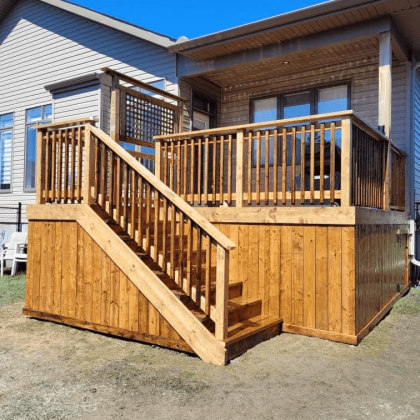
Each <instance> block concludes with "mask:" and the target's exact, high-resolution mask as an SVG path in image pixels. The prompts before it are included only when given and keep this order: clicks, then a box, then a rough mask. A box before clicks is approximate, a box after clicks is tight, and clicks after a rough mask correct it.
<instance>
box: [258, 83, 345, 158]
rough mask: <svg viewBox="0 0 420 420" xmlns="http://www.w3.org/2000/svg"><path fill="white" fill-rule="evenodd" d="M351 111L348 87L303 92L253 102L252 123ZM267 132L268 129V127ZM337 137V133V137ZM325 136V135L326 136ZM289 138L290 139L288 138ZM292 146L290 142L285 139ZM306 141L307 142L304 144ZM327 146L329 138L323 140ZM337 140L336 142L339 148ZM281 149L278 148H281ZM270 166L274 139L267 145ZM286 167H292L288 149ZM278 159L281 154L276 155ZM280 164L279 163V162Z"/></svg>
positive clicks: (298, 137)
mask: <svg viewBox="0 0 420 420" xmlns="http://www.w3.org/2000/svg"><path fill="white" fill-rule="evenodd" d="M347 109H350V83H346V84H342V85H337V86H327V87H320V88H312V89H308V90H306V91H302V92H296V93H290V94H289V93H287V94H279V95H274V96H271V97H267V98H261V99H260V98H256V99H252V100H251V106H250V110H251V113H250V114H251V115H250V117H251V122H253V123H257V122H264V121H273V120H277V119H287V118H297V117H304V116H306V115H313V114H325V113H331V112H337V111H345V110H347ZM267 128H268V129H269V128H270V127H267ZM337 134H339V133H337ZM327 136H328V135H327ZM288 137H289V136H288ZM287 141H288V142H291V138H288V139H287ZM300 141H301V139H300V135H299V134H298V135H297V142H296V143H297V145H296V161H297V163H299V161H300V150H301V148H300ZM305 141H307V139H306V140H305ZM326 141H327V142H328V141H329V139H328V137H327V138H326ZM264 143H265V142H263V143H262V145H261V165H264V164H265V144H264ZM340 143H341V139H340V137H338V138H336V144H337V146H338V147H339V146H340ZM256 147H257V142H256V140H255V139H254V142H253V166H256ZM280 147H281V146H280ZM269 149H270V150H269V153H270V158H269V163H270V165H273V158H272V150H273V139H272V137H271V138H270V141H269ZM287 150H288V156H287V164H288V165H291V161H292V156H291V147H288V148H287ZM279 156H280V154H279ZM279 164H281V162H279Z"/></svg>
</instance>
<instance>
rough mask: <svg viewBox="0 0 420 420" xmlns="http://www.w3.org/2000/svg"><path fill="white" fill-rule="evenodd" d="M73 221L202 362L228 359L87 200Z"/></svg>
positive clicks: (191, 315) (193, 317) (219, 346)
mask: <svg viewBox="0 0 420 420" xmlns="http://www.w3.org/2000/svg"><path fill="white" fill-rule="evenodd" d="M51 207H52V206H51ZM75 207H78V208H80V211H77V215H76V221H77V222H78V223H79V224H80V226H81V227H82V228H83V229H84V230H85V231H86V232H87V234H88V235H89V236H90V237H91V238H92V239H93V240H94V241H95V242H96V243H97V244H98V246H99V247H100V248H101V249H102V250H103V251H104V252H105V253H106V254H107V255H108V256H109V258H111V259H112V261H113V262H114V263H115V265H116V266H117V267H118V268H119V269H120V270H121V271H122V272H123V273H124V274H125V275H126V276H127V277H128V278H129V279H130V280H131V282H132V283H133V284H134V285H135V286H136V287H137V288H138V289H139V290H140V292H141V293H142V294H143V295H144V296H145V297H146V299H148V300H149V302H150V303H151V304H152V305H153V306H154V307H155V309H156V310H157V311H158V312H159V313H160V314H161V315H162V316H163V317H164V318H165V319H166V320H167V321H168V322H169V323H170V325H171V326H172V328H174V330H175V331H176V332H177V333H178V334H179V335H180V336H181V337H182V338H183V339H184V340H185V341H186V342H187V343H188V344H189V345H190V347H191V348H192V349H193V350H194V352H195V353H196V354H197V355H198V356H199V357H200V358H201V359H202V360H203V361H205V362H209V363H214V364H217V365H225V364H226V363H227V352H226V348H225V347H224V346H223V344H222V343H220V342H219V341H217V340H216V338H215V337H214V336H213V335H212V334H211V333H210V332H209V331H208V330H207V328H206V327H204V325H202V324H201V322H200V321H199V320H198V319H197V318H196V317H195V316H194V315H193V314H192V313H191V312H190V311H189V309H188V308H187V307H185V306H184V305H183V303H182V302H181V301H180V300H179V299H177V297H176V296H175V295H174V294H173V293H172V292H171V290H170V289H168V288H167V287H166V286H165V285H164V284H163V283H162V282H161V281H160V280H159V278H158V277H157V276H156V275H155V274H154V273H153V272H152V271H151V270H150V269H149V267H147V265H146V264H144V263H143V262H142V261H141V260H140V259H139V258H138V256H137V255H136V254H135V253H134V252H133V251H132V250H131V249H130V248H129V247H128V246H127V245H126V244H125V243H124V241H122V240H121V239H120V238H119V237H118V236H117V235H116V234H115V233H114V232H113V231H112V229H111V228H110V227H109V226H108V225H107V224H106V223H105V222H104V221H103V220H102V219H101V218H100V217H99V216H98V215H97V214H96V213H95V212H94V210H93V209H91V208H90V207H89V206H88V205H86V204H78V205H75Z"/></svg>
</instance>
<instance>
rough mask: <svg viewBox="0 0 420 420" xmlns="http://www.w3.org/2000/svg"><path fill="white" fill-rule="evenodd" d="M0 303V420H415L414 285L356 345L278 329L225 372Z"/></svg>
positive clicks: (418, 324)
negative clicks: (30, 315)
mask: <svg viewBox="0 0 420 420" xmlns="http://www.w3.org/2000/svg"><path fill="white" fill-rule="evenodd" d="M22 306H23V302H18V303H12V304H9V305H6V306H3V307H1V308H0V419H2V420H5V419H7V420H9V419H89V420H91V419H92V420H94V419H101V420H103V419H117V418H124V419H194V420H196V419H316V420H327V419H358V420H359V419H372V420H376V419H387V420H388V419H416V420H418V419H420V290H415V289H412V291H411V292H410V295H408V296H406V297H405V298H404V299H401V300H400V301H399V303H398V304H397V306H396V307H395V308H394V309H393V311H392V312H391V313H390V315H389V316H387V317H386V318H385V319H384V320H383V321H382V322H381V323H380V324H379V326H378V327H376V328H375V330H374V331H373V332H372V333H371V334H370V335H369V336H368V337H367V338H366V339H365V340H364V341H363V342H362V343H361V344H360V345H359V346H358V347H354V346H349V345H345V344H338V343H333V342H330V341H325V340H320V339H316V338H309V337H302V336H298V335H291V334H281V335H279V336H278V337H276V338H274V339H272V340H270V341H268V342H265V343H263V344H260V345H259V346H257V347H255V348H254V349H252V350H250V351H248V352H247V353H246V354H244V355H243V356H241V357H239V358H237V359H235V360H234V361H232V362H231V364H230V365H229V366H227V367H218V366H213V365H209V364H206V363H204V362H202V361H201V360H200V359H198V358H196V357H191V356H189V355H186V354H183V353H177V352H175V351H172V350H166V349H162V348H158V347H155V346H150V345H143V344H139V343H135V342H130V341H124V340H121V339H116V338H111V337H107V336H104V335H100V334H95V333H92V332H87V331H82V330H78V329H75V328H71V327H66V326H61V325H57V324H54V323H50V322H43V321H38V320H35V319H28V318H26V317H24V316H22V315H21V313H22Z"/></svg>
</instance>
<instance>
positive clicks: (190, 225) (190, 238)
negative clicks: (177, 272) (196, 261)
mask: <svg viewBox="0 0 420 420" xmlns="http://www.w3.org/2000/svg"><path fill="white" fill-rule="evenodd" d="M187 241H188V243H187V284H186V288H187V290H186V293H187V295H188V296H191V270H192V266H191V254H192V243H193V223H192V220H191V219H188V237H187Z"/></svg>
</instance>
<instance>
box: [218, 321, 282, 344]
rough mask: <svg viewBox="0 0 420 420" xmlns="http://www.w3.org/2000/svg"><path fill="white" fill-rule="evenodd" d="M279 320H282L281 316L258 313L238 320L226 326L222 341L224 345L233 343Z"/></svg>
mask: <svg viewBox="0 0 420 420" xmlns="http://www.w3.org/2000/svg"><path fill="white" fill-rule="evenodd" d="M281 322H283V319H282V318H278V317H275V316H267V315H258V316H255V317H253V318H249V319H247V320H245V321H240V322H238V323H236V324H234V325H231V326H230V327H229V328H228V338H227V339H225V340H224V343H225V344H226V345H229V344H232V343H235V342H237V341H239V340H242V339H244V338H246V337H249V336H251V335H253V334H256V333H258V332H260V331H263V330H265V329H267V328H269V327H272V326H274V325H277V324H280V323H281Z"/></svg>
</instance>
